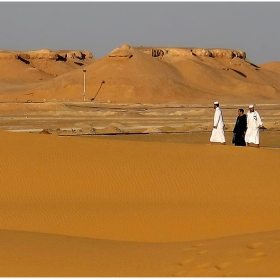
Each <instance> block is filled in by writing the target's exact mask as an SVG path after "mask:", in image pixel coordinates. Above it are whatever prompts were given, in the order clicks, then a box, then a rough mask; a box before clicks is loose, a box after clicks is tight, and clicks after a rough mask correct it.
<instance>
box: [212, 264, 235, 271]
mask: <svg viewBox="0 0 280 280" xmlns="http://www.w3.org/2000/svg"><path fill="white" fill-rule="evenodd" d="M230 265H231V262H223V263H220V264H218V265H215V266H214V267H216V268H217V269H219V270H223V269H225V268H227V267H229V266H230Z"/></svg>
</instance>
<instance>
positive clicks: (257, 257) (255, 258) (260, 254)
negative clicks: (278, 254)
mask: <svg viewBox="0 0 280 280" xmlns="http://www.w3.org/2000/svg"><path fill="white" fill-rule="evenodd" d="M265 256H266V253H265V252H257V253H255V254H254V255H253V257H252V258H249V259H246V260H245V261H247V262H258V261H259V260H261V259H262V258H263V257H265Z"/></svg>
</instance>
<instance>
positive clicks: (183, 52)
mask: <svg viewBox="0 0 280 280" xmlns="http://www.w3.org/2000/svg"><path fill="white" fill-rule="evenodd" d="M135 49H138V50H139V51H142V52H144V53H146V54H149V55H151V56H153V57H159V58H167V57H169V58H171V57H180V56H181V57H186V56H198V57H213V58H228V59H232V58H234V57H238V58H241V59H244V60H245V59H246V53H245V52H244V51H241V50H228V49H201V48H168V47H135Z"/></svg>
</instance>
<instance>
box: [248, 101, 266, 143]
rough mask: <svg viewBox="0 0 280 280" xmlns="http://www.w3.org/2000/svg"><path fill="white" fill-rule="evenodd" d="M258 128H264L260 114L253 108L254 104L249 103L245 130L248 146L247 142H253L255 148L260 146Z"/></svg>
mask: <svg viewBox="0 0 280 280" xmlns="http://www.w3.org/2000/svg"><path fill="white" fill-rule="evenodd" d="M260 128H264V127H263V123H262V119H261V117H260V114H259V113H258V112H257V111H256V110H255V108H254V105H250V106H249V111H248V113H247V130H246V134H245V142H246V145H247V146H250V144H249V143H254V144H255V145H256V148H259V147H260Z"/></svg>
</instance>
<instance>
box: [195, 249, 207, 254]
mask: <svg viewBox="0 0 280 280" xmlns="http://www.w3.org/2000/svg"><path fill="white" fill-rule="evenodd" d="M206 253H208V250H202V251H199V252H198V253H197V254H198V255H205V254H206Z"/></svg>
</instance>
